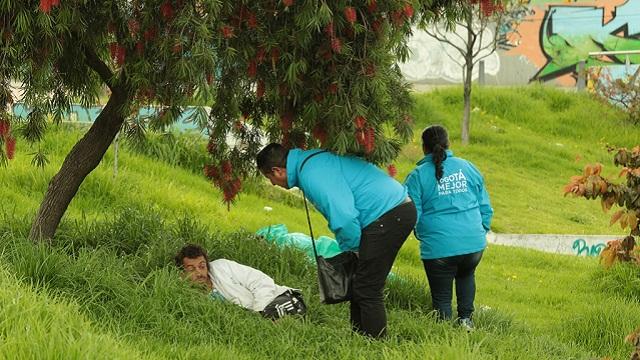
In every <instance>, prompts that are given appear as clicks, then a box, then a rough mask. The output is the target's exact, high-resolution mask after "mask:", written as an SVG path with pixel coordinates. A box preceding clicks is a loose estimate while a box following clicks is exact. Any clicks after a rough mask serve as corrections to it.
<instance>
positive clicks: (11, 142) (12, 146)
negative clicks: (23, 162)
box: [5, 137, 16, 160]
mask: <svg viewBox="0 0 640 360" xmlns="http://www.w3.org/2000/svg"><path fill="white" fill-rule="evenodd" d="M5 147H6V150H7V158H8V159H9V160H12V159H13V157H14V155H15V153H16V139H15V138H14V137H8V138H7V139H6V140H5Z"/></svg>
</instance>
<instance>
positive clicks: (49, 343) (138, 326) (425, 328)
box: [0, 86, 640, 359]
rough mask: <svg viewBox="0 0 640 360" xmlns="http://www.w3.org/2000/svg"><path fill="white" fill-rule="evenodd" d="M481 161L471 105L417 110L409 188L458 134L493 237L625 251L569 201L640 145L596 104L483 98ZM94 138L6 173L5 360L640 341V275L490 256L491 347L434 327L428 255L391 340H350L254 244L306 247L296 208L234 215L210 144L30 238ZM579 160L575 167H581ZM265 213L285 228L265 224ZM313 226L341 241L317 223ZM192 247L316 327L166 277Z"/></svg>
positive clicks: (565, 259) (482, 278) (296, 269)
mask: <svg viewBox="0 0 640 360" xmlns="http://www.w3.org/2000/svg"><path fill="white" fill-rule="evenodd" d="M475 94H476V103H475V106H476V107H477V108H476V109H475V110H474V113H473V116H474V118H473V120H472V127H471V139H472V140H471V145H469V146H466V147H462V146H460V144H459V141H458V136H457V135H458V133H459V119H460V115H461V109H462V103H461V91H460V90H459V89H447V90H440V91H435V92H432V93H427V94H419V95H416V101H417V106H416V112H415V114H414V118H415V120H416V136H415V139H416V141H415V142H414V143H413V144H410V145H408V146H406V147H405V149H404V151H403V154H402V156H401V157H400V158H399V159H398V161H397V163H396V164H397V166H398V169H399V175H398V178H399V179H401V180H402V179H404V177H405V176H406V174H407V173H408V172H409V171H410V170H411V169H412V167H413V164H414V163H415V162H416V161H417V160H419V159H420V158H421V153H420V146H419V136H420V132H421V130H420V129H421V128H423V127H424V126H426V125H427V124H429V123H434V122H438V123H442V124H444V125H446V126H447V127H448V128H449V129H450V132H451V135H452V149H453V150H454V152H455V153H456V155H459V156H462V157H465V158H467V159H469V160H471V161H473V162H474V163H475V164H476V165H477V166H478V168H480V169H481V170H482V171H483V173H484V175H485V177H486V181H487V186H488V188H489V193H490V195H491V199H492V202H493V206H494V208H495V213H496V215H495V220H494V224H493V225H494V226H493V227H494V230H495V231H497V232H514V233H576V234H583V233H615V232H616V231H617V230H616V229H610V228H609V227H608V215H606V214H603V213H602V211H601V210H600V206H599V204H598V203H596V202H587V201H585V200H581V199H571V198H564V197H563V196H562V193H561V188H562V186H563V185H564V184H565V183H566V182H567V180H568V178H569V177H570V176H571V175H574V174H576V173H578V172H579V171H581V168H582V167H583V166H584V164H586V163H587V162H591V161H600V162H602V163H604V164H605V165H607V166H606V167H605V172H606V173H609V174H613V173H616V171H615V170H614V168H613V167H612V166H610V165H609V164H611V161H610V156H609V155H608V154H607V153H606V151H605V150H604V147H603V144H604V143H610V144H615V145H619V146H631V145H634V144H637V142H638V139H640V129H639V128H637V127H635V128H634V127H633V126H630V125H627V124H625V123H624V121H623V120H622V116H621V114H619V113H617V112H616V111H615V110H613V109H610V108H608V107H606V106H602V104H600V103H597V102H594V101H592V100H591V99H589V98H588V96H586V95H581V94H574V93H565V92H562V91H557V90H553V89H547V88H543V87H535V86H534V87H526V88H508V89H490V88H485V89H477V91H476V93H475ZM81 135H82V133H81V131H79V130H70V129H59V130H57V131H53V132H51V133H50V134H49V136H48V137H47V139H46V143H45V144H44V146H45V148H46V149H47V151H49V153H50V154H51V160H52V162H51V164H50V166H49V167H47V168H46V169H45V170H44V171H41V170H37V169H35V168H33V167H31V165H30V164H29V160H30V159H29V156H28V155H27V154H28V153H29V152H30V150H29V149H28V148H24V146H20V144H19V146H18V149H19V151H18V154H17V158H16V160H15V161H13V162H12V163H11V164H10V165H9V167H8V168H6V169H3V170H1V171H0V198H1V199H2V202H1V203H0V215H1V216H2V221H1V222H0V264H2V266H1V267H0V284H2V286H0V289H2V290H0V319H2V320H0V354H2V357H7V358H109V359H113V358H122V359H129V358H184V359H189V358H234V359H235V358H250V359H253V358H284V357H287V358H326V357H333V358H363V359H364V358H404V359H406V358H411V359H413V358H416V359H417V358H420V359H423V358H427V359H495V358H499V359H513V358H523V359H551V358H557V359H571V358H573V359H588V358H591V357H603V356H611V357H612V358H614V359H618V358H625V356H627V355H628V354H629V353H630V352H631V350H630V347H628V346H626V345H625V344H623V338H624V336H625V335H626V334H627V333H629V332H630V331H631V330H633V329H634V328H636V327H638V326H639V325H640V302H639V301H640V283H639V282H638V280H637V279H638V278H639V276H640V272H638V270H636V269H633V268H630V267H618V268H616V269H615V270H613V271H610V272H606V273H605V272H603V271H601V270H600V268H599V266H598V264H597V261H596V260H594V259H585V258H577V257H570V256H560V255H551V254H543V253H539V252H535V251H530V250H522V249H514V248H508V247H500V246H491V247H489V249H488V250H487V251H486V254H485V259H484V260H483V262H482V264H481V266H480V268H479V270H478V275H477V276H478V280H477V282H478V295H477V301H476V306H477V308H478V312H477V318H476V320H477V321H476V322H477V326H478V331H476V332H474V333H471V334H467V333H465V332H463V331H461V330H459V329H457V328H455V327H453V326H451V325H450V324H446V323H445V324H442V323H436V322H435V321H434V320H433V318H432V317H431V315H430V314H429V310H430V300H429V293H428V286H427V285H426V280H425V278H424V271H423V270H422V265H421V262H420V260H419V258H418V254H417V241H416V240H415V239H410V241H408V242H407V244H406V245H405V247H404V248H403V249H402V251H401V253H400V256H399V260H398V262H397V263H396V265H397V268H396V269H395V270H394V272H395V273H396V274H398V275H399V276H398V277H396V278H394V279H393V281H391V282H390V290H389V292H388V294H387V296H388V299H387V300H388V308H389V325H390V333H391V335H392V336H391V338H390V339H389V340H388V341H386V342H382V343H378V342H375V343H370V342H369V341H368V340H366V339H363V338H361V337H359V336H356V335H353V334H352V333H351V331H350V330H349V326H348V306H347V305H336V306H324V305H321V304H319V302H318V299H317V290H316V283H315V279H314V276H315V275H314V271H313V267H312V266H311V265H309V264H308V263H307V262H306V261H305V259H304V257H303V256H302V255H301V254H300V253H298V252H296V251H294V250H290V249H285V250H281V249H277V248H274V247H273V246H272V245H270V244H266V243H265V242H264V241H261V240H259V239H256V238H255V237H253V236H252V233H253V232H254V231H255V230H256V229H258V228H259V227H262V226H265V225H268V224H271V223H285V224H287V226H288V227H289V229H290V230H291V231H302V232H306V231H305V229H306V220H305V218H304V212H303V210H302V204H301V202H300V201H299V199H298V198H297V197H296V196H295V195H292V194H290V193H287V192H283V191H279V190H278V189H276V188H274V187H271V186H269V185H266V184H265V183H264V182H263V181H253V182H248V183H247V184H246V185H245V187H246V190H247V191H246V192H245V193H243V194H242V196H241V198H240V199H239V201H238V202H237V204H236V205H234V207H233V208H232V211H230V212H228V211H227V210H226V207H225V206H223V205H222V203H221V201H220V194H219V193H218V192H217V191H216V190H215V189H213V187H212V185H211V184H209V183H208V182H207V181H206V180H205V179H204V178H203V177H202V176H200V175H199V168H200V165H199V163H200V162H201V161H202V155H200V154H202V153H203V152H204V148H203V146H204V145H203V144H201V143H197V142H194V141H193V140H192V139H190V138H179V139H177V140H175V141H167V140H166V139H165V140H161V139H156V140H154V142H153V144H152V145H153V146H152V147H151V150H147V151H146V155H145V154H141V153H139V152H136V151H133V149H131V148H130V147H124V148H121V151H120V157H119V159H118V165H119V168H118V175H117V177H114V172H113V166H114V159H113V152H112V151H110V152H109V153H108V154H107V156H106V157H105V159H104V161H103V162H102V164H101V165H100V166H99V167H98V169H96V171H94V172H93V173H92V174H91V175H90V176H89V178H88V179H87V180H86V181H85V183H84V184H83V185H82V187H81V189H80V191H79V193H78V195H77V196H76V198H75V199H74V201H73V202H72V203H71V205H70V208H69V210H68V212H67V215H66V216H65V218H64V219H63V223H62V225H61V228H60V230H59V233H58V236H57V238H56V239H55V241H54V242H53V243H52V244H48V245H38V246H34V245H32V244H31V243H29V242H28V241H27V240H26V239H25V237H26V233H27V231H28V228H29V222H30V219H31V216H33V214H34V213H35V211H36V209H37V206H38V205H39V201H40V200H41V198H42V195H43V193H44V191H45V189H46V186H47V182H48V180H49V179H50V178H51V176H52V175H53V174H54V173H55V171H56V170H57V168H58V167H59V165H60V163H61V161H62V159H63V157H64V155H65V154H66V152H67V151H68V150H69V149H70V147H71V146H72V145H73V144H74V143H75V141H76V140H77V139H78V138H79V137H80V136H81ZM577 158H578V160H576V159H577ZM264 206H270V207H272V208H273V209H274V210H273V211H272V212H265V211H264V210H263V207H264ZM313 221H314V224H315V226H316V227H317V228H318V229H319V232H320V233H324V234H327V235H329V234H330V233H329V232H328V230H327V228H326V226H325V221H324V220H323V219H322V217H321V216H319V215H318V214H317V213H314V214H313ZM186 241H192V242H198V243H202V244H205V245H206V247H207V248H208V249H209V250H210V252H211V254H212V256H213V257H227V258H230V259H234V260H237V261H239V262H242V263H245V264H248V265H251V266H254V267H257V268H259V269H261V270H263V271H264V272H266V273H268V274H270V275H272V276H273V277H274V278H275V279H276V281H277V282H279V283H283V284H287V285H291V286H296V287H300V288H301V289H303V292H304V293H305V295H306V298H307V300H308V303H309V307H310V309H311V311H310V314H309V316H308V317H307V318H306V319H305V320H301V319H285V320H283V321H279V322H277V323H271V322H269V321H266V320H263V319H260V318H259V316H257V315H256V314H253V313H249V312H246V311H244V310H242V309H240V308H238V307H235V306H231V305H225V304H221V303H216V302H212V301H210V300H209V299H207V298H206V297H204V296H202V295H201V294H200V293H199V292H198V291H197V290H196V289H193V288H191V287H189V286H188V285H187V284H185V283H184V281H182V280H181V279H180V278H179V274H178V273H177V272H176V271H175V269H174V268H173V267H172V266H170V265H169V263H170V259H171V256H172V255H173V253H174V252H175V251H176V249H177V248H178V247H179V246H180V245H181V244H183V243H184V242H186Z"/></svg>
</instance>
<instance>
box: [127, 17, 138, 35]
mask: <svg viewBox="0 0 640 360" xmlns="http://www.w3.org/2000/svg"><path fill="white" fill-rule="evenodd" d="M127 26H128V27H129V32H130V33H131V36H136V35H138V32H139V31H140V23H138V21H136V20H135V19H130V20H129V21H128V22H127Z"/></svg>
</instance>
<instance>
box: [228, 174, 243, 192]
mask: <svg viewBox="0 0 640 360" xmlns="http://www.w3.org/2000/svg"><path fill="white" fill-rule="evenodd" d="M231 189H232V190H234V191H235V192H236V194H237V193H239V192H240V190H241V189H242V181H241V180H240V179H239V178H235V179H234V180H233V181H232V182H231Z"/></svg>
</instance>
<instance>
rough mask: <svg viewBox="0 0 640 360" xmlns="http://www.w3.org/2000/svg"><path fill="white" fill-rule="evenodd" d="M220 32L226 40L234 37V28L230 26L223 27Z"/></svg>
mask: <svg viewBox="0 0 640 360" xmlns="http://www.w3.org/2000/svg"><path fill="white" fill-rule="evenodd" d="M220 32H221V33H222V37H224V38H225V39H229V38H232V37H233V27H231V26H229V25H225V26H223V27H222V28H221V29H220Z"/></svg>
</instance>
